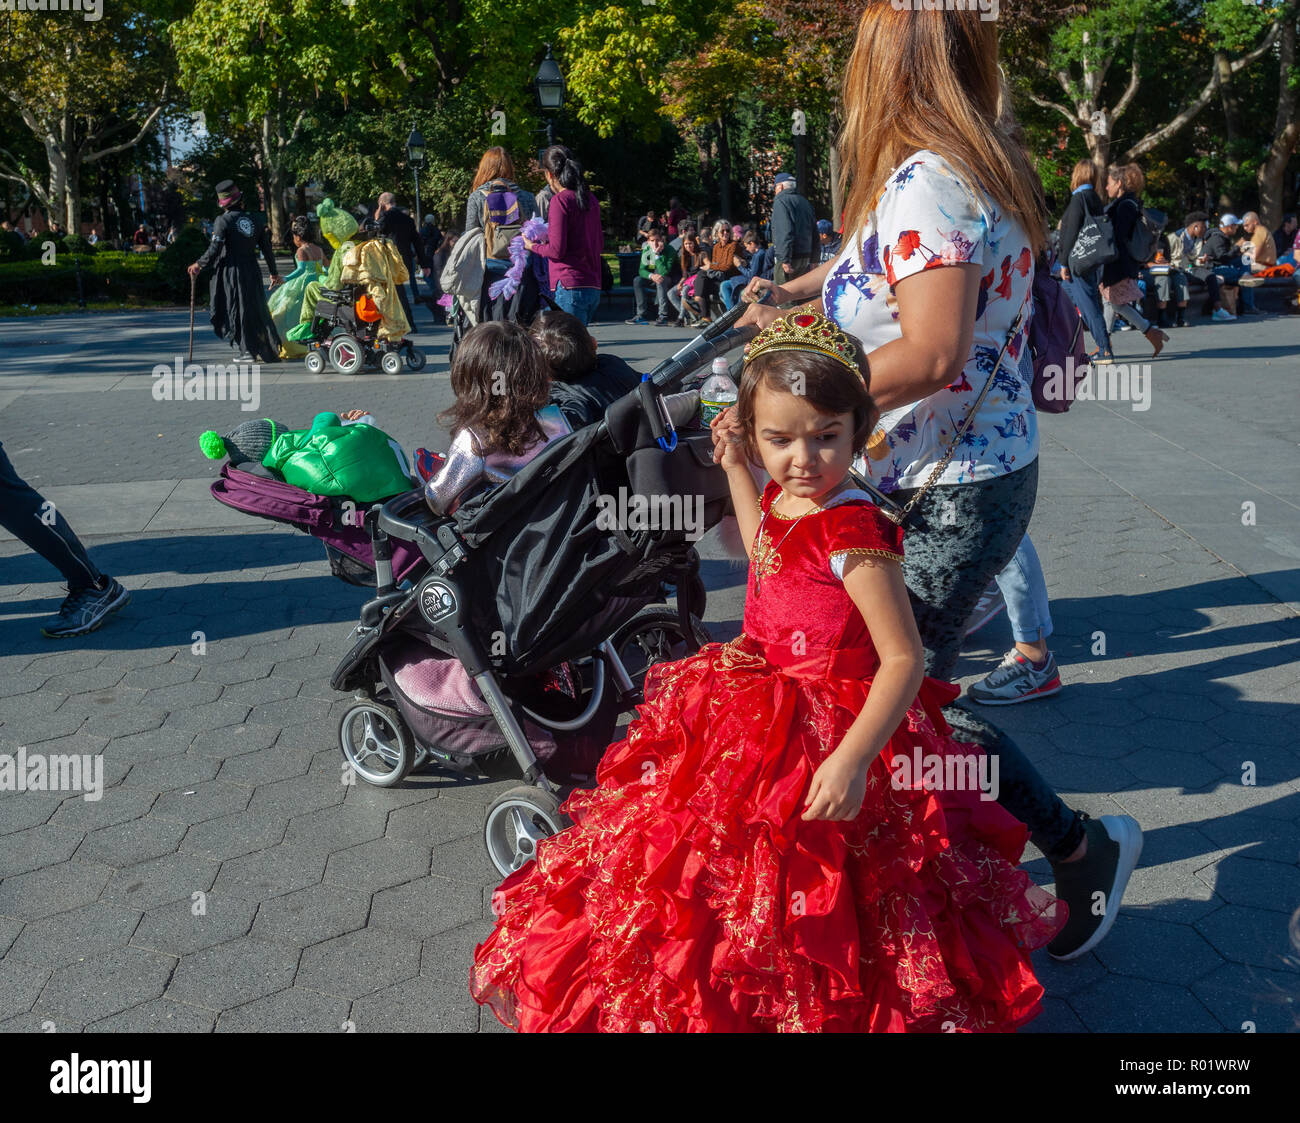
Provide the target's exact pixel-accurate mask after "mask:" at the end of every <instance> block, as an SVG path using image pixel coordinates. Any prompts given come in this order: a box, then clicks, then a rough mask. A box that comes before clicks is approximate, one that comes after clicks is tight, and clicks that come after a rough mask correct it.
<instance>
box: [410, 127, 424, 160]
mask: <svg viewBox="0 0 1300 1123" xmlns="http://www.w3.org/2000/svg"><path fill="white" fill-rule="evenodd" d="M406 162H407V163H408V164H410V165H411V167H413V168H416V169H419V168H422V167H424V137H422V136H421V135H420V130H419V129H417V128H415V127H414V126H412V128H411V135H410V136H408V137H407V138H406Z"/></svg>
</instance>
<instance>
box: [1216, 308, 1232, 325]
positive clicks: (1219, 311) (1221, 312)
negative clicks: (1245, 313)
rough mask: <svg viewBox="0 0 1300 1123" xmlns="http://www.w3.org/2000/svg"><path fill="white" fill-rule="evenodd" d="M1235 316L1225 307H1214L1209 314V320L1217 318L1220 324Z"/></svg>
mask: <svg viewBox="0 0 1300 1123" xmlns="http://www.w3.org/2000/svg"><path fill="white" fill-rule="evenodd" d="M1236 318H1237V317H1236V316H1234V315H1233V314H1232V313H1231V312H1229V311H1228V310H1227V309H1226V308H1216V309H1215V310H1214V313H1213V314H1212V315H1211V316H1210V319H1211V320H1217V321H1218V322H1219V323H1221V324H1226V323H1228V322H1229V321H1231V320H1235V319H1236Z"/></svg>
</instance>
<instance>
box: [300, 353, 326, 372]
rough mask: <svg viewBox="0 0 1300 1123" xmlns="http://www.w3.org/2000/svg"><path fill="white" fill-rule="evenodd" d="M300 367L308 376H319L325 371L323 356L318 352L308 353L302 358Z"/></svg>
mask: <svg viewBox="0 0 1300 1123" xmlns="http://www.w3.org/2000/svg"><path fill="white" fill-rule="evenodd" d="M302 365H303V366H305V367H306V368H307V372H308V373H309V374H320V372H321V371H323V370H324V369H325V356H324V355H322V354H321V353H320V352H319V351H308V352H307V354H306V355H304V356H303V360H302Z"/></svg>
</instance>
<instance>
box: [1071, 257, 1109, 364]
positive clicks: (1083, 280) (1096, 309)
mask: <svg viewBox="0 0 1300 1123" xmlns="http://www.w3.org/2000/svg"><path fill="white" fill-rule="evenodd" d="M1097 273H1098V270H1096V269H1094V270H1093V271H1092V272H1091V273H1083V274H1078V273H1071V274H1070V279H1069V280H1068V281H1062V282H1061V283H1062V284H1063V285H1065V291H1066V292H1067V293H1069V295H1070V299H1071V300H1073V301H1074V303H1075V307H1077V308H1078V309H1079V314H1080V315H1081V316H1082V317H1083V326H1084V327H1085V328H1087V329H1088V334H1089V335H1090V336H1092V341H1093V343H1095V344H1096V345H1097V347H1098V348H1099V349H1100V350H1101V351H1102V352H1103V353H1107V354H1108V353H1109V352H1110V332H1108V331H1107V330H1106V317H1105V316H1104V315H1103V314H1102V310H1101V290H1100V289H1099V288H1098V287H1097Z"/></svg>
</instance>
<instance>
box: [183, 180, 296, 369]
mask: <svg viewBox="0 0 1300 1123" xmlns="http://www.w3.org/2000/svg"><path fill="white" fill-rule="evenodd" d="M239 201H240V192H239V188H238V187H236V186H235V184H234V181H233V180H229V179H227V180H224V181H222V182H221V183H219V184H217V203H218V204H219V205H220V207H221V214H220V216H218V218H217V220H216V222H215V223H213V225H212V241H211V242H209V243H208V248H207V250H205V251H204V254H203V256H202V257H200V258H199V259H198V261H196V262H195V263H194V264H193V265H191V266H190V267H189V272H190V275H191V276H198V274H199V273H201V272H202V271H203V270H204V269H206V268H207V267H208V266H209V265H211V266H212V297H211V303H210V306H209V307H210V314H211V317H212V330H213V331H214V332H216V333H217V335H219V336H220V337H221V338H222V339H224V340H226V341H227V342H229V343H230V344H231V346H233V347H234V348H236V350H238V351H239V352H240V353H241V355H242V354H247V355H250V356H252V358H253V359H254V360H255V361H257V362H261V363H278V362H279V361H280V333H279V332H277V331H276V330H275V324H274V322H273V321H272V320H271V311H270V309H269V308H268V307H267V304H266V292H265V291H264V290H263V288H262V271H261V269H259V268H258V264H257V254H258V251H259V250H261V252H262V256H263V257H265V258H266V266H267V269H268V270H269V271H270V274H271V288H275V287H276V286H277V285H278V284H280V282H281V280H282V278H281V277H280V275H279V273H278V272H277V271H276V266H275V249H274V247H273V246H272V245H271V234H270V231H269V230H267V228H266V226H265V225H264V224H263V223H262V222H261V221H260V220H258V219H257V218H256V217H255V216H254V215H251V214H248V213H247V212H245V211H244V210H243V209H242V208H241V207H240V205H239Z"/></svg>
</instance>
